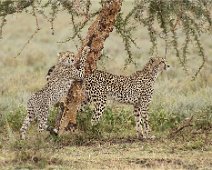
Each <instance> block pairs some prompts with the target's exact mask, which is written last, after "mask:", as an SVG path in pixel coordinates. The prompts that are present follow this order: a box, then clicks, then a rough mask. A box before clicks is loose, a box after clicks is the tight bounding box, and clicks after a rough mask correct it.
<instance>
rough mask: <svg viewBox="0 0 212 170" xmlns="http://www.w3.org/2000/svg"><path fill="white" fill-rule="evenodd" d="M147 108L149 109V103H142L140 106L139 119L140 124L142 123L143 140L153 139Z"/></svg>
mask: <svg viewBox="0 0 212 170" xmlns="http://www.w3.org/2000/svg"><path fill="white" fill-rule="evenodd" d="M148 107H149V102H142V103H141V104H140V108H139V110H140V114H141V115H140V116H141V117H140V118H141V122H142V126H143V132H144V135H143V138H146V139H154V138H155V136H153V135H151V128H150V125H149V113H148Z"/></svg>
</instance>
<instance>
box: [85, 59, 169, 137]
mask: <svg viewBox="0 0 212 170" xmlns="http://www.w3.org/2000/svg"><path fill="white" fill-rule="evenodd" d="M167 67H169V65H167V64H166V62H165V59H164V58H161V57H155V58H151V59H150V60H149V62H148V63H147V64H146V65H145V66H144V68H143V70H141V71H137V72H135V73H133V74H132V75H130V76H122V75H119V76H118V75H113V74H110V73H107V72H104V71H100V70H96V71H94V73H93V74H91V75H90V76H89V77H86V78H85V79H84V83H85V88H86V95H87V101H84V103H86V102H93V103H94V106H95V113H94V114H93V117H92V120H91V122H92V124H96V123H97V122H98V121H99V119H100V118H101V116H102V113H103V111H104V108H105V105H106V101H107V99H112V100H115V101H118V102H120V103H124V104H130V105H133V107H134V116H135V121H136V132H137V136H138V138H142V139H143V138H147V137H150V136H149V132H150V127H149V118H148V108H149V104H150V102H151V99H152V94H153V90H154V89H153V85H154V83H155V80H156V78H157V76H158V75H159V73H160V72H161V71H163V70H166V68H167Z"/></svg>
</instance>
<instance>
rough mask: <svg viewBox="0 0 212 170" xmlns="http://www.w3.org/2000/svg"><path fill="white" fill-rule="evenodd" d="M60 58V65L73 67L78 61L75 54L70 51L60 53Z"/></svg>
mask: <svg viewBox="0 0 212 170" xmlns="http://www.w3.org/2000/svg"><path fill="white" fill-rule="evenodd" d="M57 56H58V63H62V64H64V65H73V64H75V63H76V59H75V57H74V53H73V52H70V51H65V52H59V53H58V54H57Z"/></svg>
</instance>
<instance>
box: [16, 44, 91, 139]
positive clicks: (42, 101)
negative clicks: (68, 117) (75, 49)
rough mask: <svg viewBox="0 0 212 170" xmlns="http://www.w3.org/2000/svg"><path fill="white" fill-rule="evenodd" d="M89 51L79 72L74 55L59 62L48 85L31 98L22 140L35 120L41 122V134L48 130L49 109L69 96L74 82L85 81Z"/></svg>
mask: <svg viewBox="0 0 212 170" xmlns="http://www.w3.org/2000/svg"><path fill="white" fill-rule="evenodd" d="M89 51H90V48H89V47H85V48H84V49H83V51H82V56H81V58H80V68H79V70H78V69H77V68H76V67H75V66H74V61H75V60H74V55H72V54H70V55H67V56H66V57H65V58H64V59H61V60H59V63H58V64H57V65H55V67H54V68H53V70H52V71H51V75H50V76H49V77H48V82H47V84H46V85H45V86H44V87H43V88H42V89H41V90H39V91H38V92H36V93H35V94H33V95H32V96H31V98H30V99H29V100H28V103H27V116H26V118H25V120H24V122H23V125H22V127H21V129H20V133H21V139H24V138H25V134H26V131H27V129H28V127H29V126H30V123H31V122H32V121H33V120H34V119H35V118H37V119H38V122H39V125H38V130H39V132H41V131H43V130H47V128H48V126H47V118H48V111H49V108H50V107H51V106H52V105H55V104H56V103H58V102H59V101H60V100H61V98H63V97H64V96H66V95H67V93H68V90H69V89H70V87H71V84H72V82H73V81H75V80H79V81H81V80H82V79H83V77H84V65H85V60H86V58H87V55H88V53H89Z"/></svg>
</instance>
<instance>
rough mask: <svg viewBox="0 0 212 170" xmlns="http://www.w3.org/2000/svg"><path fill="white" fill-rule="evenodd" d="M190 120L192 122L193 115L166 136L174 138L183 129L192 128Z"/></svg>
mask: <svg viewBox="0 0 212 170" xmlns="http://www.w3.org/2000/svg"><path fill="white" fill-rule="evenodd" d="M192 120H193V115H192V116H191V117H190V118H186V119H185V120H183V122H182V123H181V124H180V126H179V127H178V128H177V129H175V130H173V131H172V132H171V133H170V134H169V135H168V136H169V137H170V138H172V137H174V136H175V135H176V134H177V133H179V132H180V131H182V130H183V129H185V128H186V127H190V126H193V125H192V124H191V122H192Z"/></svg>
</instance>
